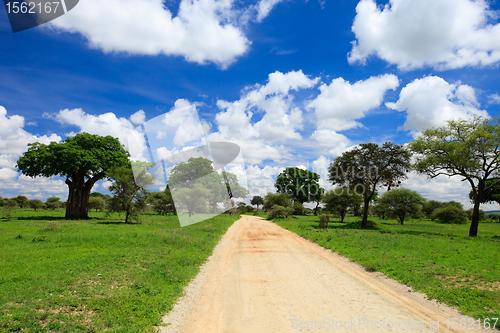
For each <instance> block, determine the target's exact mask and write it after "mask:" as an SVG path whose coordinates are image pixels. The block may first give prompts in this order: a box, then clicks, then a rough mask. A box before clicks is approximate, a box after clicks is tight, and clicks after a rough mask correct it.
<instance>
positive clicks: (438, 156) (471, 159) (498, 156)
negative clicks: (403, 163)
mask: <svg viewBox="0 0 500 333" xmlns="http://www.w3.org/2000/svg"><path fill="white" fill-rule="evenodd" d="M498 129H499V122H498V118H495V119H492V120H487V119H484V118H482V117H479V116H476V117H474V118H473V119H472V120H463V119H461V120H450V121H448V124H447V125H446V126H443V127H439V128H432V129H428V130H425V131H424V132H423V133H422V135H421V136H419V137H418V138H417V139H415V140H414V141H412V142H411V143H410V145H409V147H410V149H411V150H412V151H414V152H415V153H416V154H418V155H417V156H418V159H417V161H416V162H415V163H414V168H415V170H416V171H417V172H418V173H420V174H426V175H428V176H429V177H430V178H435V177H438V176H440V175H445V176H450V177H451V176H459V177H462V179H463V180H467V181H468V182H469V184H470V186H471V190H472V192H473V198H474V210H473V214H472V221H471V226H470V228H469V236H471V237H476V236H477V231H478V226H479V205H480V204H481V201H482V200H483V197H484V193H485V191H487V190H488V189H490V188H491V187H492V186H494V185H495V183H496V182H492V183H490V184H487V183H486V181H487V180H488V179H492V178H495V179H499V178H500V131H499V130H498Z"/></svg>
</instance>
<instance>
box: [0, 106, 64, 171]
mask: <svg viewBox="0 0 500 333" xmlns="http://www.w3.org/2000/svg"><path fill="white" fill-rule="evenodd" d="M23 127H24V117H21V116H17V115H11V116H7V110H6V109H5V108H4V107H3V106H0V168H7V169H4V170H3V171H2V174H3V175H7V174H9V175H12V172H14V171H13V169H14V168H15V165H16V162H17V160H18V159H19V157H20V156H21V154H22V153H24V152H25V151H26V150H28V143H33V142H40V143H44V144H49V143H50V142H51V141H56V142H59V141H61V137H60V136H58V135H55V134H52V135H50V136H46V135H43V136H37V135H33V134H31V133H28V132H26V131H25V130H24V129H23ZM8 170H11V171H12V172H11V171H8Z"/></svg>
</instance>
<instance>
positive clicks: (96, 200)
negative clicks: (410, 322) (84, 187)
mask: <svg viewBox="0 0 500 333" xmlns="http://www.w3.org/2000/svg"><path fill="white" fill-rule="evenodd" d="M87 208H88V209H89V210H90V209H95V211H96V212H97V211H101V212H103V211H104V209H105V208H106V201H105V200H104V198H102V197H90V198H89V204H88V206H87Z"/></svg>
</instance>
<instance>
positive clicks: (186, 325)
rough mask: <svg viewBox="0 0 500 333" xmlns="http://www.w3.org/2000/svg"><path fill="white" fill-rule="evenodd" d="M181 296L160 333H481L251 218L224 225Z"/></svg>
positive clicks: (433, 305)
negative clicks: (455, 324) (455, 325)
mask: <svg viewBox="0 0 500 333" xmlns="http://www.w3.org/2000/svg"><path fill="white" fill-rule="evenodd" d="M185 292H186V294H185V296H184V297H182V298H181V299H180V300H179V302H178V303H177V304H176V305H175V307H174V309H173V310H172V311H171V312H170V313H168V314H167V315H166V316H165V317H164V318H163V321H164V322H165V323H171V325H169V326H166V327H162V328H161V330H162V332H185V333H197V332H199V333H210V332H235V333H244V332H252V333H260V332H262V333H268V332H269V333H271V332H272V333H275V332H276V333H278V332H324V331H327V332H328V331H339V330H340V331H344V332H373V331H376V332H396V331H397V332H403V331H404V332H486V331H484V330H479V329H477V322H476V326H475V329H456V330H454V329H452V328H451V327H450V329H448V328H447V324H446V319H448V318H450V319H451V318H459V319H460V318H464V319H467V320H471V319H469V317H466V316H463V315H461V314H460V313H459V312H457V311H456V310H454V309H452V308H450V307H448V306H445V305H442V304H437V303H436V302H434V301H429V300H426V299H425V297H424V295H422V294H420V293H416V292H413V291H411V289H410V288H408V287H407V286H404V285H401V284H399V283H397V282H395V281H394V280H392V279H389V278H387V277H385V276H384V275H383V274H381V273H370V272H366V271H365V270H364V269H363V268H362V267H361V266H359V265H357V264H355V263H352V262H349V260H348V259H346V258H344V257H341V256H339V255H337V254H335V253H332V252H331V251H329V250H325V249H324V248H322V247H321V246H319V245H317V244H314V243H311V242H309V241H307V240H305V239H303V238H301V237H299V236H298V235H296V234H294V233H292V232H289V231H287V230H284V229H282V228H280V227H279V226H277V225H276V224H274V223H271V222H268V221H266V220H264V219H261V218H259V217H253V216H243V217H242V218H241V219H240V220H238V221H237V222H235V223H234V224H233V225H232V226H231V227H230V228H229V230H228V232H227V233H226V235H225V236H224V237H223V239H222V240H221V242H220V243H219V244H218V245H217V247H216V248H215V250H214V253H213V255H212V256H211V258H210V259H209V261H208V262H207V263H206V264H205V265H204V266H203V267H202V270H201V272H200V274H198V276H197V277H196V278H195V279H194V280H193V281H192V282H191V284H190V285H189V286H188V287H187V288H186V290H185ZM438 319H439V329H437V323H436V322H437V320H438ZM389 321H390V322H392V323H393V327H392V329H390V324H389ZM430 321H432V323H433V325H434V328H433V329H430V328H429V326H430ZM370 322H372V324H370ZM419 322H423V323H424V327H422V326H420V327H419ZM450 323H451V322H450ZM353 324H354V325H353ZM332 325H333V326H336V328H335V329H334V328H333V327H332ZM420 325H422V324H420ZM490 332H494V331H490Z"/></svg>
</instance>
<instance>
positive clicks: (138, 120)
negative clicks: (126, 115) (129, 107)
mask: <svg viewBox="0 0 500 333" xmlns="http://www.w3.org/2000/svg"><path fill="white" fill-rule="evenodd" d="M130 121H131V122H132V123H133V124H134V125H141V124H143V123H144V122H145V121H146V113H145V112H144V110H139V111H137V112H136V113H134V114H133V115H131V116H130Z"/></svg>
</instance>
